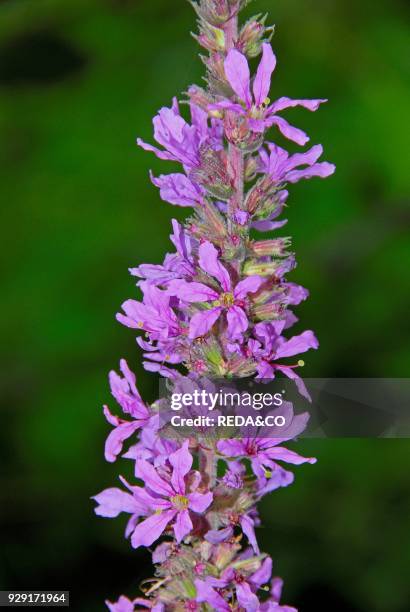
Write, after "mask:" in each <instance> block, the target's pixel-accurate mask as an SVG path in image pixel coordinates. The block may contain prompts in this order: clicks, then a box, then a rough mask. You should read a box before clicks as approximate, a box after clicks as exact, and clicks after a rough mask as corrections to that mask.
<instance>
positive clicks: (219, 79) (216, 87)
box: [201, 53, 232, 98]
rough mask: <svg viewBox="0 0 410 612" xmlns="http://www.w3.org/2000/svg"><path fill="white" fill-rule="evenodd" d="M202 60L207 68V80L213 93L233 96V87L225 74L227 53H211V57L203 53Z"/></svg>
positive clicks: (227, 96) (226, 96)
mask: <svg viewBox="0 0 410 612" xmlns="http://www.w3.org/2000/svg"><path fill="white" fill-rule="evenodd" d="M201 60H202V62H203V63H204V64H205V66H206V68H207V75H206V81H207V83H208V85H209V89H210V91H211V92H212V94H215V95H220V96H223V97H225V98H229V97H230V96H232V89H231V87H230V85H229V84H228V82H227V80H226V76H225V67H224V61H225V55H224V54H223V53H211V55H210V56H209V57H205V56H203V55H201Z"/></svg>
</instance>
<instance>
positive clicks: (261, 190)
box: [245, 176, 275, 215]
mask: <svg viewBox="0 0 410 612" xmlns="http://www.w3.org/2000/svg"><path fill="white" fill-rule="evenodd" d="M274 193H275V191H274V188H273V184H272V181H271V179H270V177H269V176H263V177H261V178H260V179H259V180H258V181H257V182H256V183H255V185H254V186H253V187H252V189H250V190H249V191H248V193H247V195H246V199H245V208H246V210H247V211H248V212H249V213H250V214H251V215H253V214H254V213H255V212H256V211H257V210H258V211H259V209H261V208H262V207H263V208H264V209H265V208H266V205H269V203H270V202H271V201H272V197H271V196H272V195H273V194H274Z"/></svg>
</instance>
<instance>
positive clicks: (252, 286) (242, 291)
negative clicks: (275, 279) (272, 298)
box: [234, 275, 263, 300]
mask: <svg viewBox="0 0 410 612" xmlns="http://www.w3.org/2000/svg"><path fill="white" fill-rule="evenodd" d="M262 282H263V279H262V278H261V277H260V276H256V275H255V276H248V278H245V279H244V280H241V281H240V282H239V283H238V284H237V285H236V287H235V290H234V296H235V298H236V299H238V300H242V299H243V298H244V297H245V296H247V295H248V293H255V291H258V289H259V287H260V286H261V284H262Z"/></svg>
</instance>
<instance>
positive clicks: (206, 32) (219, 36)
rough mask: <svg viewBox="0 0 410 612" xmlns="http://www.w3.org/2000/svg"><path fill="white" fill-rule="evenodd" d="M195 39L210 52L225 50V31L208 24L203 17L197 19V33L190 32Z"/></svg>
mask: <svg viewBox="0 0 410 612" xmlns="http://www.w3.org/2000/svg"><path fill="white" fill-rule="evenodd" d="M192 36H193V37H194V38H195V40H197V41H198V43H199V44H200V45H201V47H204V48H205V49H207V50H208V51H210V52H211V53H214V52H218V51H225V33H224V31H223V30H221V29H220V28H216V27H214V26H212V25H209V24H208V23H207V22H206V21H204V20H203V19H200V20H199V35H198V34H192Z"/></svg>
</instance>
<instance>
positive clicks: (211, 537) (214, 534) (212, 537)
mask: <svg viewBox="0 0 410 612" xmlns="http://www.w3.org/2000/svg"><path fill="white" fill-rule="evenodd" d="M232 536H233V527H232V526H231V525H228V527H225V528H224V529H211V530H210V531H208V532H207V533H206V534H205V536H204V537H205V540H206V541H207V542H210V543H211V544H220V543H221V542H225V541H226V540H228V539H229V538H231V537H232Z"/></svg>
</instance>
